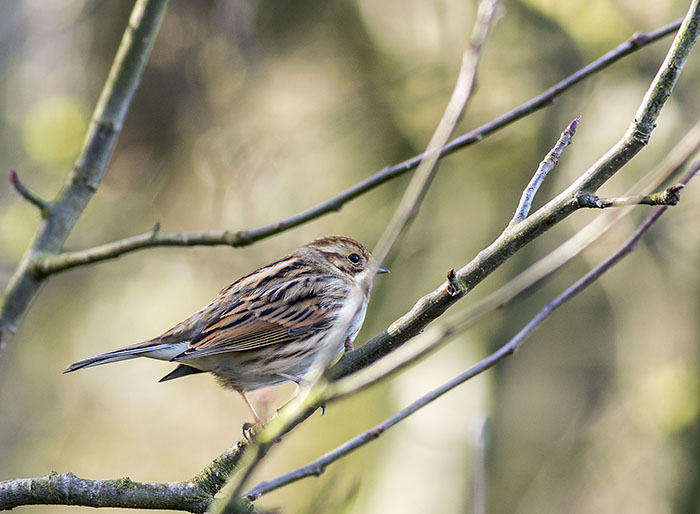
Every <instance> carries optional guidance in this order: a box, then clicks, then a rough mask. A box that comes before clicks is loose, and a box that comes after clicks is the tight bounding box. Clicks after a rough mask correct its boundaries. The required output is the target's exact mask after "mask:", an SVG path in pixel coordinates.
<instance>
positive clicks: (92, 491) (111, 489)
mask: <svg viewBox="0 0 700 514" xmlns="http://www.w3.org/2000/svg"><path fill="white" fill-rule="evenodd" d="M245 448H246V444H245V442H240V443H237V444H235V445H234V446H232V447H231V448H229V449H227V450H226V451H225V452H224V453H223V454H222V455H221V456H219V457H218V458H216V459H214V461H212V462H211V463H210V464H209V465H208V466H207V467H206V468H204V469H203V470H202V471H201V472H200V473H198V474H197V475H196V476H194V477H193V478H191V479H189V480H184V481H182V482H166V483H150V482H134V481H132V480H131V479H130V478H128V477H124V478H118V479H115V480H89V479H85V478H80V477H77V476H75V475H74V474H73V473H61V474H59V473H56V472H51V473H50V474H48V475H46V476H43V477H37V478H18V479H15V480H8V481H5V482H0V510H10V509H13V508H15V507H19V506H21V505H82V506H84V507H120V508H129V509H168V510H181V511H187V512H195V513H201V512H205V511H206V510H207V508H208V507H209V505H210V504H211V502H212V501H213V500H214V496H215V495H216V494H217V493H218V492H219V491H220V490H221V488H222V487H223V486H224V484H225V483H226V481H227V480H228V478H229V477H230V476H231V473H232V472H233V470H234V469H236V466H237V465H238V462H239V461H240V459H241V456H242V455H243V452H244V450H245ZM242 506H243V507H245V508H246V509H248V512H253V510H252V507H251V506H250V505H249V504H248V503H247V502H243V505H242Z"/></svg>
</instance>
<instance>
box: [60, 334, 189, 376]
mask: <svg viewBox="0 0 700 514" xmlns="http://www.w3.org/2000/svg"><path fill="white" fill-rule="evenodd" d="M185 348H187V343H186V342H185V343H184V348H183V343H177V344H173V343H164V342H162V341H158V340H153V341H145V342H143V343H138V344H135V345H133V346H127V347H126V348H121V349H120V350H114V351H112V352H107V353H101V354H100V355H95V356H94V357H88V358H87V359H83V360H81V361H78V362H74V363H73V364H71V365H70V366H68V367H67V368H66V369H64V370H63V372H64V373H70V372H71V371H77V370H79V369H83V368H90V367H92V366H99V365H101V364H108V363H110V362H118V361H124V360H127V359H134V358H136V357H150V358H152V359H159V360H170V359H172V358H173V357H175V356H176V355H178V354H180V353H182V352H183V351H184V349H185Z"/></svg>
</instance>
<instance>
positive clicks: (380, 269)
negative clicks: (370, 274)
mask: <svg viewBox="0 0 700 514" xmlns="http://www.w3.org/2000/svg"><path fill="white" fill-rule="evenodd" d="M382 273H391V271H389V268H387V267H386V266H384V265H383V264H380V265H379V267H378V268H377V275H381V274H382Z"/></svg>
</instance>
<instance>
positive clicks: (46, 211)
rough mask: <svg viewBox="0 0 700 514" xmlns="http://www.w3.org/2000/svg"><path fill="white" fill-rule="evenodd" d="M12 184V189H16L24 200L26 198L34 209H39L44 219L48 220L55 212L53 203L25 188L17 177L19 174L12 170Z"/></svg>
mask: <svg viewBox="0 0 700 514" xmlns="http://www.w3.org/2000/svg"><path fill="white" fill-rule="evenodd" d="M10 183H11V184H12V187H14V188H15V191H17V193H18V194H19V195H20V196H21V197H22V198H24V199H25V200H27V201H28V202H29V203H31V204H32V205H33V206H34V207H36V208H38V209H39V212H40V213H41V217H42V218H47V217H48V216H49V215H50V214H51V211H52V210H53V203H51V202H49V201H48V200H46V199H44V198H42V197H41V196H39V195H38V194H36V193H35V192H34V191H32V190H30V189H29V188H28V187H27V186H25V185H24V184H23V183H22V181H21V180H20V179H19V175H17V172H16V171H15V170H10Z"/></svg>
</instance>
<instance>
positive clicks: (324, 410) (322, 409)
mask: <svg viewBox="0 0 700 514" xmlns="http://www.w3.org/2000/svg"><path fill="white" fill-rule="evenodd" d="M325 413H326V404H325V402H324V403H322V404H321V416H323V415H324V414H325Z"/></svg>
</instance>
